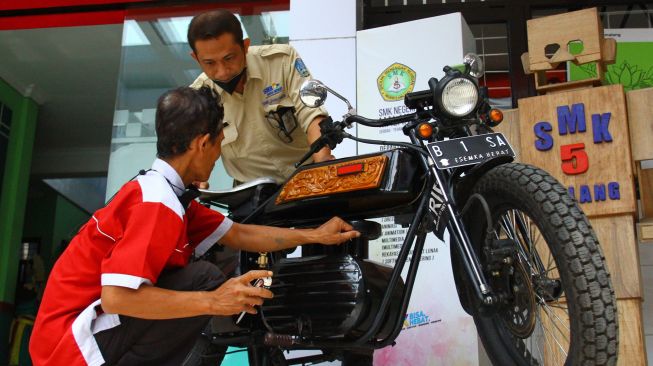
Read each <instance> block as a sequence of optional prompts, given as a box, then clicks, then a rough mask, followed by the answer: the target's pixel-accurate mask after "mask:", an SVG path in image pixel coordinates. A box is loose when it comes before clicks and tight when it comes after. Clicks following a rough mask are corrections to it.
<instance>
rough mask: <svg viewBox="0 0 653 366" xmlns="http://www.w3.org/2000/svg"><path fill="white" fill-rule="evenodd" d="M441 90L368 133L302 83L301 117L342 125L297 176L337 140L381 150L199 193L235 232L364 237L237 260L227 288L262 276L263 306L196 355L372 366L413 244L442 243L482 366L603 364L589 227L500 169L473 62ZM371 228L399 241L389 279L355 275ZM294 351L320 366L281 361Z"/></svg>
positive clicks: (504, 161) (607, 304) (407, 293)
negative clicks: (387, 131) (481, 351)
mask: <svg viewBox="0 0 653 366" xmlns="http://www.w3.org/2000/svg"><path fill="white" fill-rule="evenodd" d="M444 74H445V75H444V77H443V78H442V79H440V80H437V79H435V78H432V79H430V80H429V82H428V85H429V90H425V91H419V92H413V93H409V94H407V95H406V96H405V105H406V107H408V108H410V109H411V110H414V112H413V113H410V114H406V115H402V116H398V117H392V118H387V119H381V120H372V119H367V118H364V117H361V116H359V115H356V113H355V111H354V109H353V108H351V106H350V105H349V102H347V101H346V99H344V98H342V97H341V96H340V95H339V94H337V93H335V92H333V91H332V90H331V89H329V88H328V87H327V86H325V85H324V84H322V83H320V82H318V81H316V80H310V81H307V82H306V83H305V84H304V85H303V87H302V89H301V91H300V95H301V97H302V101H303V102H304V103H305V104H306V105H307V106H309V107H317V106H319V105H321V104H322V103H323V102H324V100H325V98H326V95H327V92H331V93H332V94H334V95H335V96H337V97H338V98H340V99H342V100H344V101H345V102H346V103H347V105H348V106H349V112H348V113H347V114H346V115H345V116H344V117H343V119H342V121H339V122H334V121H333V120H331V119H330V118H327V119H325V120H324V121H322V123H321V124H320V127H321V131H322V137H321V138H320V139H319V140H317V141H316V142H315V143H314V144H313V145H312V146H311V150H310V151H309V152H308V153H307V154H306V156H305V157H304V159H303V160H302V161H301V162H299V163H298V165H299V164H301V163H302V162H304V161H305V160H306V159H308V158H309V157H310V156H311V155H312V154H313V153H314V152H316V151H319V150H320V149H321V148H322V147H324V146H327V145H328V146H329V147H330V148H331V149H334V148H336V146H337V144H338V143H340V142H341V141H342V140H343V138H350V139H353V140H355V141H358V142H362V143H368V144H377V145H383V146H385V147H386V148H383V149H381V150H382V151H381V152H379V153H374V154H368V155H360V156H354V157H349V158H344V159H337V160H332V161H329V162H324V163H318V164H308V165H304V166H301V167H299V168H298V169H297V171H296V172H295V173H294V174H293V175H292V176H291V177H290V178H289V179H288V181H286V182H285V183H284V184H283V185H282V186H281V187H279V186H277V185H276V184H275V183H274V181H273V180H270V179H265V178H262V179H258V180H255V181H253V182H249V183H246V184H243V185H241V186H238V187H235V188H234V189H232V190H229V191H222V192H215V191H213V192H212V191H203V192H202V196H201V200H202V201H203V202H205V203H208V204H212V205H215V206H219V207H223V208H226V209H228V210H229V212H230V215H231V217H232V218H233V219H234V220H235V221H237V222H242V223H255V224H265V225H273V226H283V227H295V228H304V227H315V226H317V225H319V224H321V223H323V222H324V221H326V220H328V219H329V218H331V217H332V216H340V217H342V218H343V219H345V220H347V221H348V222H350V223H351V224H352V225H353V226H354V227H355V228H356V229H357V230H359V231H360V232H361V234H362V235H361V237H360V238H358V239H356V240H353V241H351V242H348V243H346V244H343V245H340V246H329V247H326V246H319V245H306V246H303V248H302V256H301V257H300V258H286V253H281V252H280V253H241V254H240V264H239V266H240V267H239V270H240V272H241V273H244V272H246V271H248V270H251V269H259V268H270V269H271V270H272V271H273V272H274V276H273V278H272V283H271V285H270V286H269V288H270V290H271V291H272V292H274V294H275V297H274V299H272V300H268V301H266V302H265V303H264V304H263V305H262V306H261V307H260V309H259V312H258V314H257V315H255V316H253V315H246V316H245V317H242V319H238V317H233V318H232V317H227V318H215V319H214V321H213V327H212V329H211V330H210V331H207V332H206V333H207V334H205V336H206V338H205V339H206V341H205V343H206V347H207V348H210V347H216V346H226V345H232V346H240V347H247V348H248V354H249V362H250V365H253V366H259V365H293V364H314V363H319V362H321V361H327V360H336V359H339V360H343V364H351V365H360V364H365V363H368V364H370V363H371V354H372V351H373V350H374V349H379V348H383V347H387V346H391V345H393V342H394V340H395V339H396V338H397V336H398V334H399V332H400V331H401V329H402V324H403V322H404V318H405V314H406V309H407V306H408V302H409V299H410V297H411V290H412V288H413V284H414V283H415V277H416V274H417V268H418V266H419V264H420V257H421V255H420V254H421V253H422V250H423V247H424V242H425V239H426V236H427V234H429V233H434V234H435V235H436V236H437V237H438V238H440V239H442V238H443V235H444V232H445V230H448V232H449V236H450V245H451V247H452V248H451V251H450V252H451V262H452V267H453V268H452V271H453V276H454V278H455V283H456V289H457V292H458V296H459V299H460V303H461V304H462V306H463V308H464V310H465V311H466V312H467V313H469V314H470V315H471V316H473V318H474V321H475V323H476V327H477V330H478V334H479V336H480V338H481V340H482V342H483V345H484V348H485V350H486V352H487V354H488V355H489V357H490V359H491V361H492V363H493V364H495V365H562V364H564V365H614V364H616V361H617V348H618V326H617V307H616V300H615V296H614V290H613V288H612V285H611V282H610V274H609V272H608V270H607V268H606V266H605V260H604V256H603V253H602V251H601V248H600V246H599V243H598V240H597V237H596V235H595V233H594V231H593V230H592V227H591V225H590V222H589V221H588V219H587V217H586V216H585V214H584V213H583V211H582V210H581V208H580V207H579V206H578V204H577V203H576V202H575V201H574V199H573V198H572V197H571V196H570V195H569V194H568V192H567V190H566V189H565V187H563V186H562V185H561V184H560V183H559V182H558V181H557V180H556V179H555V178H553V177H552V176H551V175H549V174H548V173H547V172H545V171H543V170H541V169H538V168H537V167H535V166H531V165H527V164H520V163H513V162H512V161H513V158H514V152H513V150H512V148H511V147H510V145H509V144H508V142H507V140H506V138H505V137H504V136H503V135H502V134H500V133H494V132H493V131H492V127H494V126H496V125H497V124H498V123H499V122H501V119H502V114H501V112H500V111H499V110H496V109H492V108H491V107H490V105H489V103H488V97H487V89H486V88H482V87H479V86H478V82H477V78H478V77H479V76H480V75H481V74H482V66H480V60H479V59H478V58H477V57H476V56H475V55H468V56H466V57H465V63H464V64H463V65H461V66H459V67H445V68H444ZM353 123H359V124H361V125H364V126H369V127H378V128H381V127H387V126H395V125H401V126H402V127H401V128H402V130H403V133H404V134H405V135H406V136H408V138H409V139H410V142H393V141H376V140H370V139H363V138H358V137H355V136H352V135H350V134H349V133H347V132H346V129H347V128H348V127H351V126H352V124H353ZM379 217H394V221H395V223H397V224H400V225H402V226H404V227H407V228H408V230H407V233H406V236H405V239H404V241H403V245H402V246H401V250H400V251H399V254H398V257H397V260H396V264H395V265H394V267H388V266H386V265H383V264H380V263H377V262H374V261H370V260H368V259H367V257H368V255H367V250H368V242H369V240H373V239H376V238H378V237H379V236H380V235H381V227H380V224H379V223H377V222H374V221H370V219H372V218H379ZM411 250H412V251H413V255H412V256H410V259H409V252H411ZM219 254H220V253H213V254H209V256H210V257H211V256H215V255H219ZM406 262H409V263H408V271H407V275H406V279H405V282H404V280H403V279H402V277H401V275H400V274H401V272H402V270H403V268H404V266H405V265H406V264H407V263H406ZM433 295H434V300H433V301H437V300H436V299H435V298H436V294H433ZM236 321H238V324H235V323H236ZM294 349H312V350H321V353H320V354H318V355H315V356H305V357H297V358H294V359H287V357H286V356H287V355H286V354H284V351H286V350H294ZM196 353H197V354H199V353H201V352H196Z"/></svg>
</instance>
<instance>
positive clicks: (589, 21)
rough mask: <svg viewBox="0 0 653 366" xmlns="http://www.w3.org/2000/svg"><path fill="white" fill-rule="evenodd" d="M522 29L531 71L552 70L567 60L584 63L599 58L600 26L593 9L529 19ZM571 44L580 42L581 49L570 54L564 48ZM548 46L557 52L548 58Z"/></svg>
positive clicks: (599, 20) (600, 55)
mask: <svg viewBox="0 0 653 366" xmlns="http://www.w3.org/2000/svg"><path fill="white" fill-rule="evenodd" d="M526 28H527V33H528V57H529V62H530V69H531V70H532V71H538V70H551V69H555V68H556V66H557V65H558V64H559V63H560V62H565V61H569V60H575V61H576V62H578V63H580V64H584V63H588V62H593V61H599V60H601V58H602V53H601V51H602V49H601V45H602V42H603V25H602V23H601V19H600V18H599V15H598V12H597V10H596V8H590V9H583V10H578V11H573V12H568V13H564V14H557V15H552V16H547V17H541V18H536V19H531V20H529V21H527V22H526ZM574 41H581V42H582V43H583V49H582V50H581V51H580V52H579V53H577V54H575V55H572V54H570V52H569V51H568V46H569V44H570V43H571V42H574ZM552 44H557V45H558V46H559V47H560V49H559V50H558V52H556V53H555V54H553V55H552V56H551V58H549V57H547V56H546V54H545V48H546V47H547V45H552Z"/></svg>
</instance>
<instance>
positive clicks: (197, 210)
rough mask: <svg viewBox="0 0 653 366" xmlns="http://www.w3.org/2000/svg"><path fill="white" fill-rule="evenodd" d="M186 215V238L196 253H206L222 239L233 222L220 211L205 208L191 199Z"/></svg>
mask: <svg viewBox="0 0 653 366" xmlns="http://www.w3.org/2000/svg"><path fill="white" fill-rule="evenodd" d="M186 217H187V218H188V240H189V241H190V244H191V245H192V246H193V248H195V253H196V254H197V255H202V254H204V253H206V251H207V250H209V248H211V247H212V246H213V245H214V244H215V243H217V242H218V240H220V239H222V237H223V236H224V234H226V233H227V231H229V229H230V228H231V225H232V224H233V222H232V221H231V220H230V219H229V218H227V217H224V215H222V214H221V213H220V212H218V211H215V210H211V209H210V208H206V207H204V206H202V205H201V204H199V203H198V202H197V201H191V203H190V206H189V207H188V210H186Z"/></svg>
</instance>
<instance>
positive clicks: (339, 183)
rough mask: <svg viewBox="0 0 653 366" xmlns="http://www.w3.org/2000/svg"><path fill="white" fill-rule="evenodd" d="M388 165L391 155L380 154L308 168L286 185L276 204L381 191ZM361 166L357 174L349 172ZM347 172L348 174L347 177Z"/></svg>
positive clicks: (355, 171)
mask: <svg viewBox="0 0 653 366" xmlns="http://www.w3.org/2000/svg"><path fill="white" fill-rule="evenodd" d="M387 162H388V157H387V156H385V155H379V156H372V157H369V158H364V159H357V160H350V161H347V162H342V163H337V164H332V165H326V166H320V167H316V168H311V169H306V170H304V171H301V172H299V173H297V174H295V175H294V176H293V177H292V178H290V180H289V181H288V182H286V184H285V185H284V186H283V188H282V189H281V193H279V196H278V197H277V199H276V201H275V203H276V204H277V205H279V204H282V203H286V202H290V201H294V200H298V199H302V198H307V197H317V196H324V195H328V194H334V193H344V192H351V191H360V190H363V189H370V188H377V187H379V185H381V179H382V178H383V172H384V171H385V166H386V164H387ZM357 165H358V166H360V165H362V169H360V168H357V169H354V170H353V171H354V172H351V171H352V169H348V168H349V167H352V166H357ZM339 168H340V175H339ZM343 172H346V173H345V174H344V175H343Z"/></svg>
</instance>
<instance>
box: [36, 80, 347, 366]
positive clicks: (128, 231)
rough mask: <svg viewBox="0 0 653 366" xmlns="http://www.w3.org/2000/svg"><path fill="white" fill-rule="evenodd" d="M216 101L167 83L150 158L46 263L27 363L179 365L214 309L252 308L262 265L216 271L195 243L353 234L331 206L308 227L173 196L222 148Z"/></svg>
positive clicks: (279, 244) (207, 168) (315, 239)
mask: <svg viewBox="0 0 653 366" xmlns="http://www.w3.org/2000/svg"><path fill="white" fill-rule="evenodd" d="M222 117H223V110H222V107H221V106H219V105H218V104H217V103H216V102H215V98H214V97H213V96H212V95H211V92H210V91H209V90H207V89H200V90H194V89H191V88H179V89H175V90H172V91H169V92H167V93H166V94H164V95H163V96H162V97H161V98H160V99H159V102H158V105H157V112H156V132H157V137H158V140H157V155H158V159H157V160H156V161H155V162H154V164H153V165H152V169H150V170H149V171H147V172H146V173H144V174H141V175H139V176H138V177H137V178H136V179H135V180H132V181H130V182H128V183H127V184H125V185H124V186H123V187H122V188H121V189H120V191H119V192H118V193H117V194H116V196H115V197H114V198H113V200H111V201H110V202H109V203H108V204H107V205H106V206H105V207H104V208H102V209H100V210H98V211H97V212H95V213H94V214H93V216H92V217H91V219H90V220H89V221H88V222H87V223H86V224H85V225H84V226H83V227H82V228H81V229H80V231H79V233H78V234H77V236H75V238H74V239H73V240H72V242H71V243H70V245H69V246H68V248H67V249H66V251H65V252H64V253H63V254H62V255H61V257H60V258H59V260H58V261H57V263H56V264H55V266H54V268H53V270H52V273H51V274H50V277H49V280H48V283H47V286H46V289H45V294H44V297H43V301H42V303H41V307H40V309H39V313H38V315H37V318H36V323H35V325H34V330H33V333H32V337H31V341H30V354H31V356H32V360H33V362H34V364H35V365H57V366H58V365H65V366H74V365H102V364H121V365H142V364H156V365H164V364H166V365H179V364H180V363H181V362H182V360H183V359H184V357H185V356H186V354H187V353H188V351H189V350H190V348H191V347H192V345H193V343H194V341H195V339H196V338H197V336H198V335H199V334H200V331H201V330H202V329H203V328H204V327H205V326H206V324H207V322H208V320H209V317H210V316H211V315H233V314H238V313H240V312H242V311H247V312H248V313H255V312H256V310H255V308H254V306H256V305H260V304H262V303H263V300H264V299H268V298H271V297H272V293H271V292H270V291H269V290H267V289H264V288H258V287H253V286H251V284H250V283H251V282H252V281H253V280H255V279H258V278H264V277H268V276H270V275H271V273H270V272H268V271H251V272H248V273H246V274H244V275H242V276H240V277H235V278H231V279H228V280H227V279H225V278H224V275H223V274H222V272H221V271H220V270H219V269H217V267H215V266H214V265H212V264H210V263H207V262H201V261H200V262H194V263H190V264H189V258H190V256H191V254H192V253H193V252H196V253H199V254H201V253H203V252H205V251H206V250H208V249H209V248H210V247H211V246H212V245H213V244H215V243H216V242H218V243H220V244H223V245H226V246H229V247H232V248H237V249H241V250H246V251H251V252H265V251H276V250H282V249H286V248H292V247H294V246H297V245H300V244H304V243H323V244H338V243H341V242H343V241H346V240H349V239H351V238H353V237H356V236H358V235H359V233H358V232H356V231H353V230H352V227H351V226H350V225H349V224H347V223H345V222H344V221H342V220H341V219H339V218H333V219H331V220H330V221H329V222H327V223H325V224H324V225H322V226H320V227H319V228H317V229H311V230H291V229H284V228H276V227H266V226H256V225H242V224H237V223H234V222H232V221H231V220H229V219H228V218H226V217H224V216H223V215H221V214H220V213H219V212H216V211H213V210H210V209H208V208H206V207H204V206H202V205H200V204H198V203H197V202H196V201H190V203H186V202H183V201H184V200H183V199H182V200H180V199H179V198H178V197H179V196H180V195H181V194H182V193H184V191H185V189H184V187H187V186H189V185H190V184H191V183H193V182H204V181H207V180H208V178H209V175H210V173H211V171H212V170H213V166H214V164H215V161H216V160H217V159H218V158H219V156H220V144H221V141H222V138H223V134H222V127H223V124H222Z"/></svg>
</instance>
